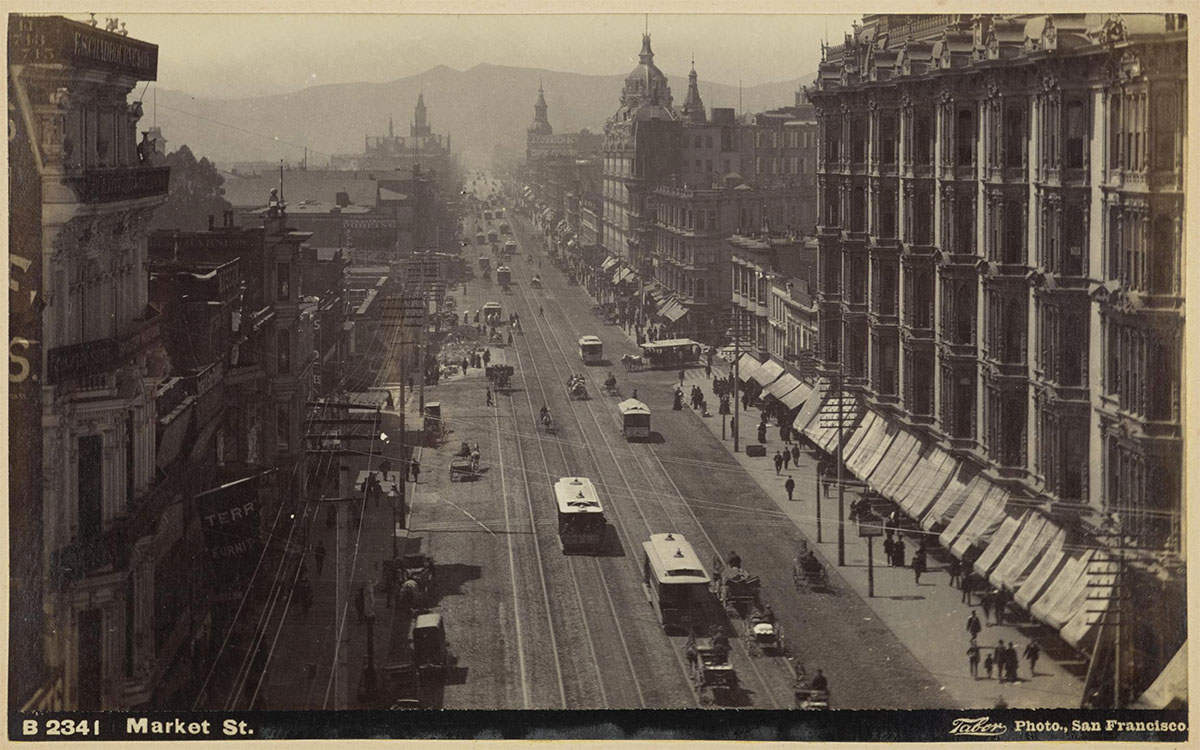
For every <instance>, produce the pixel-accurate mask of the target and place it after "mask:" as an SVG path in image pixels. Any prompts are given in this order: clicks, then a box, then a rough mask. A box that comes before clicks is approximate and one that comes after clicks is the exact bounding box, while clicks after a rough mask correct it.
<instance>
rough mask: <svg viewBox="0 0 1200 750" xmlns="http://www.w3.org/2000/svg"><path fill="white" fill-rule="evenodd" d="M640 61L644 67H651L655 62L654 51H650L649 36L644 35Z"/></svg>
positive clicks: (639, 55) (639, 56)
mask: <svg viewBox="0 0 1200 750" xmlns="http://www.w3.org/2000/svg"><path fill="white" fill-rule="evenodd" d="M638 60H639V61H640V62H641V63H642V65H650V64H652V63H653V62H654V50H652V49H650V35H649V34H642V51H641V52H640V53H639V54H638Z"/></svg>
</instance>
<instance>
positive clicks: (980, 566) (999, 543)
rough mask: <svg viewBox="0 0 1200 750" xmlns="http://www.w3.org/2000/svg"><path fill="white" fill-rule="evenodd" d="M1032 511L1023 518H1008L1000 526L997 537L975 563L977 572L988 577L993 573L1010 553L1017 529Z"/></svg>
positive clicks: (989, 543)
mask: <svg viewBox="0 0 1200 750" xmlns="http://www.w3.org/2000/svg"><path fill="white" fill-rule="evenodd" d="M1033 512H1034V511H1032V510H1027V511H1025V515H1024V516H1022V517H1021V518H1012V517H1011V516H1010V517H1007V518H1005V519H1004V522H1003V523H1001V524H1000V528H999V529H997V530H996V535H995V536H993V537H992V541H990V542H988V546H987V547H986V548H985V549H984V550H983V554H981V555H980V556H979V559H978V560H976V561H975V570H977V571H979V573H980V574H981V575H984V576H986V575H988V574H989V573H991V572H992V568H994V567H995V566H996V563H997V562H998V561H999V560H1000V558H1001V557H1002V556H1003V555H1004V553H1005V552H1007V551H1008V545H1009V543H1010V542H1011V541H1012V540H1013V537H1014V536H1016V535H1017V529H1019V528H1021V524H1022V523H1024V522H1025V518H1026V517H1027V516H1028V515H1029V514H1031V513H1033Z"/></svg>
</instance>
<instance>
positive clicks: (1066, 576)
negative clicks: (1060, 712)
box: [751, 360, 1115, 646]
mask: <svg viewBox="0 0 1200 750" xmlns="http://www.w3.org/2000/svg"><path fill="white" fill-rule="evenodd" d="M751 362H753V360H751ZM772 385H774V384H772ZM769 391H770V388H768V392H769ZM850 400H854V397H853V396H850V395H849V394H838V393H836V392H833V391H831V390H828V389H827V388H826V387H825V384H824V383H823V384H821V385H820V386H818V391H817V397H815V398H812V399H810V400H809V401H808V403H806V404H805V405H804V408H803V409H801V411H800V413H799V415H798V416H797V418H796V421H795V422H794V425H795V427H796V428H797V429H800V430H801V431H802V432H803V433H804V434H805V435H806V436H807V437H808V438H809V439H810V440H812V442H813V443H814V444H816V445H817V446H819V447H820V448H821V449H822V450H824V451H825V452H826V453H831V454H832V453H836V452H837V432H838V430H837V426H836V415H837V413H838V410H839V408H840V409H841V411H842V414H843V425H842V440H843V442H842V455H843V459H844V461H845V464H846V468H847V470H849V472H850V473H851V474H853V475H854V476H855V477H857V478H858V479H859V480H861V481H862V482H864V483H866V484H867V485H868V486H869V487H870V488H871V489H872V490H874V491H875V492H878V493H879V494H881V495H883V496H884V497H887V498H888V499H890V500H892V501H893V502H895V503H896V504H897V505H899V506H900V507H901V508H902V509H904V511H905V512H906V513H907V514H908V515H909V516H910V517H912V518H914V519H916V520H917V521H919V523H920V524H921V527H922V528H923V529H924V530H925V531H926V532H928V533H931V534H932V533H936V534H937V535H938V541H939V542H940V543H941V544H942V546H943V547H945V548H946V549H948V550H950V551H951V552H953V553H954V555H955V556H956V557H960V558H961V557H963V555H964V554H965V553H966V552H967V551H968V550H969V549H970V548H972V547H976V548H978V549H980V550H981V554H980V555H979V557H978V558H977V559H976V561H975V563H974V567H975V570H976V571H977V572H978V573H979V574H980V575H983V576H985V577H986V578H987V579H988V580H989V581H990V582H991V583H992V585H994V586H997V587H1000V586H1004V587H1006V588H1008V590H1009V591H1012V592H1013V594H1014V599H1015V600H1016V602H1017V603H1018V604H1019V605H1020V606H1022V607H1024V608H1026V609H1027V610H1028V611H1029V612H1030V613H1031V614H1032V615H1033V616H1034V617H1036V618H1037V619H1038V620H1040V621H1042V622H1044V623H1046V624H1048V625H1050V626H1052V627H1054V628H1055V629H1057V630H1058V631H1059V633H1060V635H1061V636H1062V638H1063V639H1064V640H1065V641H1067V642H1068V643H1070V644H1072V645H1073V646H1079V645H1080V644H1081V643H1082V642H1083V641H1084V639H1085V638H1086V637H1087V636H1088V635H1089V634H1090V633H1091V631H1092V630H1093V629H1094V626H1095V625H1096V623H1097V622H1098V621H1099V620H1100V619H1101V618H1100V613H1099V612H1097V609H1098V608H1099V606H1103V605H1104V603H1106V602H1107V601H1108V599H1109V594H1110V593H1111V587H1112V585H1113V576H1112V575H1111V574H1110V573H1109V572H1108V569H1107V568H1108V567H1109V566H1111V567H1113V568H1114V569H1115V565H1113V564H1111V563H1110V562H1109V561H1108V560H1107V558H1105V556H1104V553H1103V552H1101V551H1099V550H1096V549H1094V548H1091V547H1089V546H1088V545H1086V544H1084V543H1083V541H1082V540H1081V539H1077V538H1076V535H1075V534H1073V533H1071V532H1069V531H1067V530H1066V529H1064V528H1062V527H1061V526H1059V525H1058V524H1057V523H1056V522H1055V521H1053V520H1052V519H1050V518H1048V517H1047V516H1045V515H1044V514H1042V513H1041V511H1039V510H1038V509H1036V508H1033V507H1029V506H1028V504H1026V503H1023V502H1022V501H1021V500H1019V499H1016V498H1014V497H1013V496H1012V495H1011V494H1010V493H1009V492H1008V490H1006V489H1004V488H1003V487H1001V486H1000V485H998V484H995V483H993V482H992V481H991V480H990V479H989V478H988V477H986V476H985V475H983V474H982V473H980V472H978V471H977V470H976V469H974V468H973V467H971V466H969V465H967V464H963V463H960V462H959V461H958V460H957V459H955V458H954V457H953V456H952V455H950V454H949V453H947V452H946V451H944V450H942V449H941V448H939V447H937V446H936V445H935V444H933V443H931V442H929V441H927V440H924V439H922V438H919V437H917V436H916V435H915V434H913V433H911V432H909V431H907V430H906V429H904V428H903V427H901V426H900V425H899V424H897V423H895V422H893V421H891V420H889V419H888V418H887V417H885V416H883V415H882V414H879V413H877V412H874V411H871V410H869V409H862V408H861V407H860V409H859V411H860V412H861V413H856V412H854V411H853V410H851V409H848V408H847V406H846V402H847V401H850ZM839 403H841V406H840V407H839V406H838V404H839ZM830 415H834V416H833V417H832V418H831V417H830ZM1089 592H1090V595H1091V596H1092V597H1093V598H1092V599H1089V598H1088V596H1089Z"/></svg>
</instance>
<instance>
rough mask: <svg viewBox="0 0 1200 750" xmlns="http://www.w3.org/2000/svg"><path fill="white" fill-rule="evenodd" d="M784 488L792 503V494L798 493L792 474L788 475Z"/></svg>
mask: <svg viewBox="0 0 1200 750" xmlns="http://www.w3.org/2000/svg"><path fill="white" fill-rule="evenodd" d="M783 488H784V489H785V490H787V493H788V500H789V501H790V500H791V499H792V493H793V492H795V491H796V480H795V479H792V477H791V475H790V474H789V475H788V478H787V481H786V482H784V483H783Z"/></svg>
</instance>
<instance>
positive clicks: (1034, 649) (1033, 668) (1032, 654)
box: [1025, 641, 1042, 677]
mask: <svg viewBox="0 0 1200 750" xmlns="http://www.w3.org/2000/svg"><path fill="white" fill-rule="evenodd" d="M1041 652H1042V650H1041V649H1040V648H1038V645H1037V644H1036V643H1034V642H1033V641H1030V642H1029V645H1028V646H1026V647H1025V658H1026V659H1028V660H1029V676H1030V677H1036V676H1037V660H1038V656H1040V655H1041Z"/></svg>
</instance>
